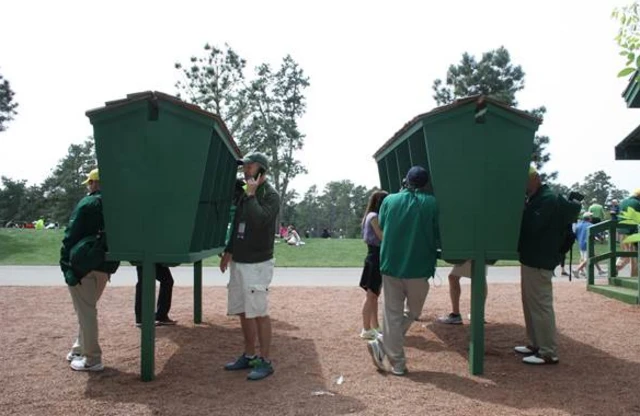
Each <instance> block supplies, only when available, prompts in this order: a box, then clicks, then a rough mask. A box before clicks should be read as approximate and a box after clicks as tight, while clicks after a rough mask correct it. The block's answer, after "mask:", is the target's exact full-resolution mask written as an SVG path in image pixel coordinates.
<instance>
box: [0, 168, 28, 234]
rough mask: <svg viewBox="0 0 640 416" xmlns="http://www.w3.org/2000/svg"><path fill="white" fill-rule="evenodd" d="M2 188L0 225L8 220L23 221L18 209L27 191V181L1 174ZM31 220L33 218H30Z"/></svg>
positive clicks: (0, 191)
mask: <svg viewBox="0 0 640 416" xmlns="http://www.w3.org/2000/svg"><path fill="white" fill-rule="evenodd" d="M1 181H2V188H0V220H1V221H2V224H1V225H3V226H4V225H6V224H7V223H9V222H12V223H15V222H21V221H25V220H26V219H24V217H23V216H22V215H21V212H20V209H21V208H22V207H23V205H24V202H23V201H24V197H25V194H26V192H27V185H26V184H27V181H25V180H12V179H11V178H7V177H6V176H3V177H2V178H1ZM32 221H33V220H32Z"/></svg>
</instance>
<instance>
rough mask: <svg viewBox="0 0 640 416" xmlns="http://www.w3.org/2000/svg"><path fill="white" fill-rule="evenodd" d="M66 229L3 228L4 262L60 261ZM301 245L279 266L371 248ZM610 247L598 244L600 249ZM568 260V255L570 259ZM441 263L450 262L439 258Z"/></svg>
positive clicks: (341, 243) (351, 255)
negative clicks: (61, 243)
mask: <svg viewBox="0 0 640 416" xmlns="http://www.w3.org/2000/svg"><path fill="white" fill-rule="evenodd" d="M62 234H63V231H62V230H40V231H36V230H31V229H24V230H20V229H0V265H57V264H58V258H59V255H60V242H61V240H62ZM305 242H306V244H305V245H304V246H300V247H291V246H287V245H286V244H285V243H278V244H276V248H275V250H276V253H275V257H276V265H277V266H278V267H361V266H362V262H363V260H364V257H365V255H366V252H367V248H366V246H365V245H364V243H363V242H362V240H360V239H344V240H340V239H330V240H324V239H319V238H314V239H307V240H306V241H305ZM607 250H608V247H607V246H605V245H597V246H596V252H597V253H598V254H601V253H604V252H606V251H607ZM579 260H580V252H579V251H578V249H577V247H576V246H574V249H573V263H574V264H575V263H578V262H579ZM567 261H568V259H567ZM217 264H218V258H217V257H214V258H209V259H206V260H205V261H204V265H205V266H215V265H217ZM438 265H439V266H445V265H446V263H444V262H439V263H438ZM497 265H498V266H516V265H518V262H516V261H509V260H505V261H499V262H498V263H497Z"/></svg>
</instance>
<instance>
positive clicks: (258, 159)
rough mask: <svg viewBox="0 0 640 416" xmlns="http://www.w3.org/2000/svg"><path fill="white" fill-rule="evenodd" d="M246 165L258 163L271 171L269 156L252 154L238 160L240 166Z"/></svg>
mask: <svg viewBox="0 0 640 416" xmlns="http://www.w3.org/2000/svg"><path fill="white" fill-rule="evenodd" d="M246 163H257V164H258V165H260V166H262V167H263V168H264V169H265V170H267V169H269V159H267V155H265V154H264V153H260V152H252V153H248V154H247V155H245V157H243V158H242V159H238V165H244V164H246Z"/></svg>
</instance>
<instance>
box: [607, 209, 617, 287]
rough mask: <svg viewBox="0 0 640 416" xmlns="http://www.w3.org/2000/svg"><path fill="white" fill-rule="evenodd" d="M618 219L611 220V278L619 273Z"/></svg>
mask: <svg viewBox="0 0 640 416" xmlns="http://www.w3.org/2000/svg"><path fill="white" fill-rule="evenodd" d="M617 224H618V223H617V222H616V221H613V220H611V223H610V224H609V253H611V257H609V278H612V277H616V276H617V275H618V273H617V270H616V241H617V240H618V235H617V229H616V225H617Z"/></svg>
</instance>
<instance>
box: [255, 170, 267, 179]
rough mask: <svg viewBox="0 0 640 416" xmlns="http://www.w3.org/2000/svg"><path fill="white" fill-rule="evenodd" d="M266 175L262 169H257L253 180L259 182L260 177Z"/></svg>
mask: <svg viewBox="0 0 640 416" xmlns="http://www.w3.org/2000/svg"><path fill="white" fill-rule="evenodd" d="M265 173H266V171H265V170H264V168H260V169H258V173H256V175H255V176H254V177H253V179H255V180H256V181H259V180H260V177H261V176H263V175H264V174H265Z"/></svg>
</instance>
